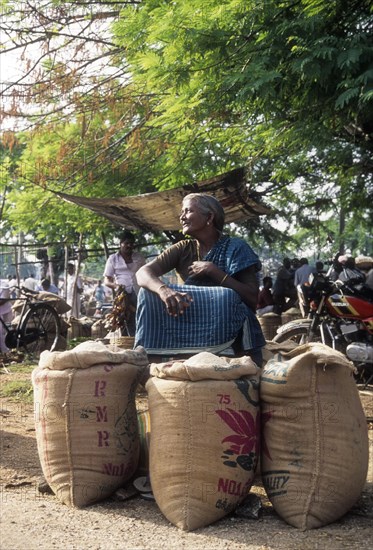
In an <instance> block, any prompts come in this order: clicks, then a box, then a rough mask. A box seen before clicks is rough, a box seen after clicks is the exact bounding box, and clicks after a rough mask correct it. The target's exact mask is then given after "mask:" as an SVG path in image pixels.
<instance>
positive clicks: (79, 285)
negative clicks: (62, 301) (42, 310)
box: [66, 263, 83, 319]
mask: <svg viewBox="0 0 373 550" xmlns="http://www.w3.org/2000/svg"><path fill="white" fill-rule="evenodd" d="M82 292H83V281H82V279H81V277H80V276H79V275H78V274H77V273H76V269H75V265H74V264H72V263H70V264H68V265H67V278H66V302H67V303H68V304H69V306H71V310H70V311H69V312H68V315H69V316H70V317H75V318H76V319H79V317H80V295H81V294H82Z"/></svg>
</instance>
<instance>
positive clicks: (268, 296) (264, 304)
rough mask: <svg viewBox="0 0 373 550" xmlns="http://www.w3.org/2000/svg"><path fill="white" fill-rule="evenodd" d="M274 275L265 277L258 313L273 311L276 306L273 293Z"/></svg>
mask: <svg viewBox="0 0 373 550" xmlns="http://www.w3.org/2000/svg"><path fill="white" fill-rule="evenodd" d="M272 284H273V280H272V277H263V288H261V290H260V291H259V295H258V303H257V306H256V314H257V315H259V317H260V316H261V315H264V314H265V313H272V312H273V307H274V301H273V295H272V291H271V288H272Z"/></svg>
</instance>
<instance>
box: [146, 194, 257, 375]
mask: <svg viewBox="0 0 373 550" xmlns="http://www.w3.org/2000/svg"><path fill="white" fill-rule="evenodd" d="M180 222H181V226H182V232H183V234H184V235H188V236H189V237H191V238H188V239H185V240H182V241H180V242H178V243H176V244H174V245H172V246H171V247H170V248H168V249H166V250H165V251H164V252H163V253H162V254H160V255H159V256H158V257H157V258H155V259H154V260H152V261H151V262H150V263H148V264H146V265H144V266H143V267H141V268H140V269H139V271H138V272H137V274H136V278H137V282H138V284H139V286H140V287H141V289H140V292H139V296H138V306H137V321H136V325H137V329H136V337H135V345H142V346H143V347H144V348H145V349H146V351H147V352H148V354H160V355H174V354H178V353H181V354H188V353H198V352H199V351H211V352H213V353H221V354H227V355H228V354H237V355H239V354H241V355H242V354H245V355H250V356H251V357H252V358H253V360H254V361H255V362H256V363H257V364H259V365H261V363H262V358H261V348H262V347H263V346H264V345H265V339H264V337H263V334H262V331H261V328H260V325H259V323H258V320H257V318H256V316H255V309H256V304H257V297H258V289H259V286H258V277H257V272H258V271H259V270H260V268H261V264H260V261H259V259H258V256H257V255H256V254H255V252H254V251H253V250H252V248H251V247H250V246H249V245H248V244H247V243H246V242H245V241H243V240H242V239H239V238H233V237H229V236H227V235H223V233H222V230H223V226H224V210H223V208H222V206H221V204H220V203H219V201H217V200H216V199H215V197H213V196H210V195H206V194H202V193H192V194H190V195H187V196H186V197H185V198H184V199H183V203H182V210H181V215H180ZM173 269H175V270H176V272H177V274H178V276H179V279H180V280H181V282H182V284H177V285H171V284H170V285H167V284H165V283H164V281H163V280H162V279H161V278H160V277H162V275H164V274H165V273H168V272H169V271H172V270H173Z"/></svg>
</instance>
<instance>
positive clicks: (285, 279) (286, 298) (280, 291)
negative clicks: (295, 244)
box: [273, 258, 297, 315]
mask: <svg viewBox="0 0 373 550" xmlns="http://www.w3.org/2000/svg"><path fill="white" fill-rule="evenodd" d="M290 268H291V262H290V260H289V258H284V259H283V262H282V266H281V267H280V268H279V270H278V272H277V277H276V280H275V284H274V285H273V299H274V302H275V306H274V308H273V312H274V313H277V315H281V313H284V311H286V310H288V309H290V308H292V307H294V305H295V304H296V303H297V290H296V288H295V286H294V278H293V275H292V273H291V271H290Z"/></svg>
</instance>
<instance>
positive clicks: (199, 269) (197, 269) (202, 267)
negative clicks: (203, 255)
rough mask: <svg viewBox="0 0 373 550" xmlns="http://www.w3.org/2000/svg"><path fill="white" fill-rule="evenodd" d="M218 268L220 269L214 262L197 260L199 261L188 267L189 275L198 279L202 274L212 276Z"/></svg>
mask: <svg viewBox="0 0 373 550" xmlns="http://www.w3.org/2000/svg"><path fill="white" fill-rule="evenodd" d="M217 270H218V268H217V266H216V265H215V264H213V263H212V262H202V261H197V262H193V263H192V264H191V265H190V266H189V267H188V273H189V276H190V277H195V278H196V279H198V277H202V276H209V277H212V276H213V274H214V273H215V271H217ZM219 271H220V270H219Z"/></svg>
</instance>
